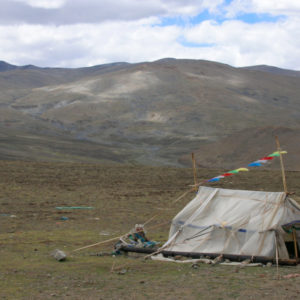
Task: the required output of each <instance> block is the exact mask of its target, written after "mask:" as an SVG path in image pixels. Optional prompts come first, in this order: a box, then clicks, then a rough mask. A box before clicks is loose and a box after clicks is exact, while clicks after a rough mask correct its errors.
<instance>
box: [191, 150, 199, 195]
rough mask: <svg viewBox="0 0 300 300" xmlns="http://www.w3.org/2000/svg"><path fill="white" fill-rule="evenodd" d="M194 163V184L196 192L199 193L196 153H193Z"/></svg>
mask: <svg viewBox="0 0 300 300" xmlns="http://www.w3.org/2000/svg"><path fill="white" fill-rule="evenodd" d="M192 161H193V173H194V184H195V191H197V184H198V180H197V169H196V160H195V155H194V152H193V153H192Z"/></svg>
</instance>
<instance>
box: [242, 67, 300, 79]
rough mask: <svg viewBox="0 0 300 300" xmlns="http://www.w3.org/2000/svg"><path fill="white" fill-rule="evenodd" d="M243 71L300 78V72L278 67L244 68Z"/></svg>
mask: <svg viewBox="0 0 300 300" xmlns="http://www.w3.org/2000/svg"><path fill="white" fill-rule="evenodd" d="M243 69H247V70H253V71H262V72H268V73H272V74H278V75H282V76H293V77H300V71H293V70H287V69H280V68H277V67H272V66H267V65H259V66H251V67H244V68H243Z"/></svg>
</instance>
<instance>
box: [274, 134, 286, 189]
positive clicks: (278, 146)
mask: <svg viewBox="0 0 300 300" xmlns="http://www.w3.org/2000/svg"><path fill="white" fill-rule="evenodd" d="M275 139H276V144H277V151H278V152H279V155H280V166H281V174H282V182H283V189H284V192H285V193H286V194H287V193H288V190H287V185H286V179H285V171H284V165H283V158H282V154H281V149H280V144H279V139H278V136H275Z"/></svg>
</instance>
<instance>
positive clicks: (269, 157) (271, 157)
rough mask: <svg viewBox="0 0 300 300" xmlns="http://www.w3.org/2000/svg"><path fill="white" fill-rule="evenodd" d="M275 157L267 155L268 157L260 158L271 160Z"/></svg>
mask: <svg viewBox="0 0 300 300" xmlns="http://www.w3.org/2000/svg"><path fill="white" fill-rule="evenodd" d="M273 158H274V157H273V156H266V157H263V158H261V159H260V160H270V159H273Z"/></svg>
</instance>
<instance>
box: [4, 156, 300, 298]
mask: <svg viewBox="0 0 300 300" xmlns="http://www.w3.org/2000/svg"><path fill="white" fill-rule="evenodd" d="M219 172H220V171H218V170H200V171H199V177H201V178H202V179H208V178H211V177H213V176H215V175H218V174H219ZM299 179H300V172H288V173H287V182H288V187H289V190H290V191H293V192H296V196H295V198H296V199H299V198H298V196H297V194H298V195H300V180H299ZM192 183H193V178H192V171H191V170H189V169H178V168H150V167H138V166H105V165H95V164H71V163H70V164H66V163H30V162H8V161H0V257H1V259H0V299H54V298H58V299H204V298H206V299H233V298H234V299H255V298H259V299H298V298H299V296H300V287H299V283H300V278H299V277H297V278H291V279H285V278H283V276H284V275H286V274H290V273H300V268H299V266H298V267H280V268H279V271H278V272H279V277H280V280H278V279H277V271H276V268H275V267H271V268H267V267H265V268H262V267H254V268H245V269H241V270H239V271H237V269H236V268H235V267H228V266H220V265H218V266H210V265H200V266H199V268H197V269H193V268H191V265H190V264H188V265H182V264H173V263H162V262H157V261H151V260H147V261H145V260H143V259H142V258H141V257H139V256H136V255H129V256H128V257H124V256H121V257H111V256H95V255H94V254H96V253H99V252H100V251H107V252H109V251H111V250H112V246H113V243H109V244H107V245H100V246H98V247H93V248H88V249H85V250H82V251H78V252H72V250H74V249H76V248H79V247H82V246H85V245H88V244H93V243H96V242H98V241H104V240H106V239H110V238H113V237H116V236H120V235H122V234H124V233H126V232H128V231H129V230H130V229H131V228H132V227H133V226H134V224H136V223H144V222H145V221H147V220H148V219H149V218H151V217H152V216H153V215H156V214H159V216H157V217H156V218H155V219H153V220H152V221H151V222H150V223H149V226H148V227H147V229H148V236H149V238H150V239H153V240H157V241H161V242H163V241H165V240H166V239H167V235H168V228H169V224H168V221H170V220H171V219H172V217H173V216H174V215H175V214H176V213H177V212H178V211H179V210H180V209H181V208H182V207H183V206H184V205H185V204H186V203H187V202H188V201H190V200H191V199H192V197H193V193H190V194H189V195H187V196H186V197H185V198H184V199H182V200H180V201H178V202H177V203H176V204H175V205H170V203H171V202H172V201H173V200H174V199H176V198H177V197H178V196H180V195H181V194H182V193H183V192H184V191H186V190H187V189H189V185H190V184H192ZM214 186H217V185H216V184H214ZM219 186H222V187H227V188H240V189H256V190H272V191H281V190H282V183H281V178H280V172H279V171H263V170H258V171H252V172H249V173H247V174H246V173H243V174H238V175H236V176H234V177H231V178H226V179H224V180H223V181H222V182H221V183H219ZM57 206H92V207H93V209H87V210H58V209H56V207H57ZM62 217H64V218H68V219H67V220H62ZM64 218H63V219H64ZM161 224H163V225H161ZM55 249H61V250H63V251H65V252H66V253H67V254H68V259H67V261H65V262H57V261H56V260H55V259H54V258H53V257H52V256H51V255H50V253H51V252H52V251H53V250H55Z"/></svg>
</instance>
